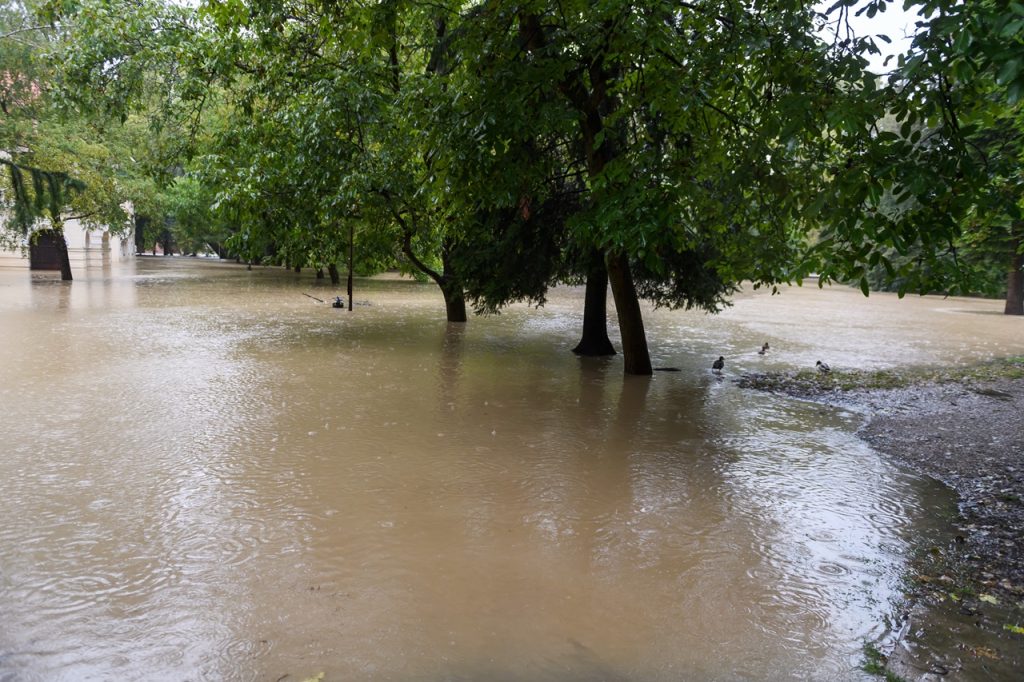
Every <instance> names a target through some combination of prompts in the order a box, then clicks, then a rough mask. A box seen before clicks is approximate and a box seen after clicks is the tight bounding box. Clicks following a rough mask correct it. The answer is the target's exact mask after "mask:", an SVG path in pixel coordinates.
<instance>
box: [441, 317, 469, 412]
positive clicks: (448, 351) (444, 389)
mask: <svg viewBox="0 0 1024 682" xmlns="http://www.w3.org/2000/svg"><path fill="white" fill-rule="evenodd" d="M465 339H466V325H465V324H462V323H460V322H449V323H448V324H447V325H446V326H445V328H444V332H443V333H442V334H441V355H440V358H439V360H438V384H437V385H438V387H439V391H440V395H439V396H438V398H439V400H440V407H441V409H442V410H449V409H450V406H451V405H453V404H454V403H455V399H456V396H457V393H458V384H459V376H460V375H461V374H462V354H463V348H464V347H465Z"/></svg>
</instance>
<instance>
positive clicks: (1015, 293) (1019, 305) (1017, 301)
mask: <svg viewBox="0 0 1024 682" xmlns="http://www.w3.org/2000/svg"><path fill="white" fill-rule="evenodd" d="M1020 247H1021V240H1020V238H1017V239H1015V240H1014V241H1013V259H1012V260H1011V261H1010V271H1009V273H1007V276H1006V308H1005V309H1004V310H1003V312H1004V313H1005V314H1007V315H1024V254H1021V253H1020Z"/></svg>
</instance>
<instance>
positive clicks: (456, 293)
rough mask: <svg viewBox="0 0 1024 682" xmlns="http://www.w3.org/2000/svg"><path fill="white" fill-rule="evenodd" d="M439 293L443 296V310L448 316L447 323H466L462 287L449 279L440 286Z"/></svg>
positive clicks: (464, 299)
mask: <svg viewBox="0 0 1024 682" xmlns="http://www.w3.org/2000/svg"><path fill="white" fill-rule="evenodd" d="M441 293H442V294H443V295H444V309H445V312H446V313H447V315H448V321H449V322H465V321H466V319H467V318H466V296H465V294H464V293H463V292H462V286H461V285H459V284H458V282H456V281H455V280H453V279H451V278H447V279H445V281H444V283H442V284H441Z"/></svg>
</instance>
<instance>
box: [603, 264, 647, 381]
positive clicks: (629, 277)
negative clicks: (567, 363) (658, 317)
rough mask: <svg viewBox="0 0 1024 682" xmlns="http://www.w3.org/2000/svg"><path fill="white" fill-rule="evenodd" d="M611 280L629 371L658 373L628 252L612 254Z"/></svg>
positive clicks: (609, 267)
mask: <svg viewBox="0 0 1024 682" xmlns="http://www.w3.org/2000/svg"><path fill="white" fill-rule="evenodd" d="M608 281H609V282H610V283H611V285H612V297H613V298H614V299H615V310H616V312H617V313H618V315H619V332H620V333H621V334H622V358H623V364H624V369H625V372H626V374H639V375H646V376H649V375H651V374H654V370H653V368H652V367H651V354H650V351H649V350H648V349H647V335H646V333H645V332H644V318H643V315H642V314H641V312H640V299H639V298H638V297H637V293H636V285H635V284H634V283H633V274H632V272H630V269H629V259H628V258H627V257H626V255H625V254H609V256H608Z"/></svg>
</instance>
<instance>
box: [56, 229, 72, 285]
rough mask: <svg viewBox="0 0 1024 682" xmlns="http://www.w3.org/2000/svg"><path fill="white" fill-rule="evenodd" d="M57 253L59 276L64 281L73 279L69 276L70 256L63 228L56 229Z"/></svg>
mask: <svg viewBox="0 0 1024 682" xmlns="http://www.w3.org/2000/svg"><path fill="white" fill-rule="evenodd" d="M57 254H58V255H59V256H60V278H61V280H63V281H65V282H70V281H72V280H73V279H74V277H72V276H71V258H70V256H68V240H67V239H66V238H65V237H64V230H63V229H59V230H57Z"/></svg>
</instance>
